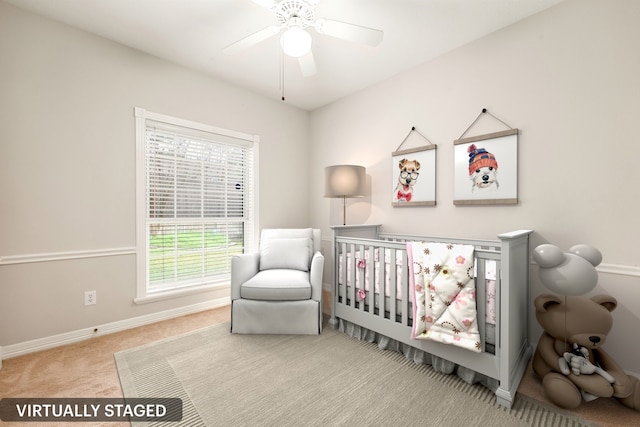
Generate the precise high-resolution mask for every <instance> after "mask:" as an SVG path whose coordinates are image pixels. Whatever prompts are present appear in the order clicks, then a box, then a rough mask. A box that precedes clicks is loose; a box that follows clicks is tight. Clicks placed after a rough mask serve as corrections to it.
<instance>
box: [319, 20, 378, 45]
mask: <svg viewBox="0 0 640 427" xmlns="http://www.w3.org/2000/svg"><path fill="white" fill-rule="evenodd" d="M315 28H316V31H318V32H319V33H320V34H326V35H328V36H332V37H337V38H339V39H344V40H349V41H352V42H356V43H360V44H366V45H369V46H377V45H378V44H380V42H381V41H382V36H383V35H384V33H383V32H382V31H381V30H376V29H373V28H368V27H362V26H360V25H355V24H348V23H346V22H340V21H334V20H332V19H317V20H316V22H315Z"/></svg>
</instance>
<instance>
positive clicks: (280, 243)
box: [260, 238, 311, 271]
mask: <svg viewBox="0 0 640 427" xmlns="http://www.w3.org/2000/svg"><path fill="white" fill-rule="evenodd" d="M310 245H311V239H309V238H272V239H265V240H263V241H262V242H261V244H260V270H261V271H262V270H271V269H276V268H277V269H281V268H285V269H294V270H300V271H309V260H310V259H311V252H310V249H309V248H310Z"/></svg>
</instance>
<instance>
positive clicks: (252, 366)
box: [115, 323, 594, 427]
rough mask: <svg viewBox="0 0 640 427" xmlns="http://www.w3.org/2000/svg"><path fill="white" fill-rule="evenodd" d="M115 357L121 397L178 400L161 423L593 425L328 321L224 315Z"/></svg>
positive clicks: (259, 424)
mask: <svg viewBox="0 0 640 427" xmlns="http://www.w3.org/2000/svg"><path fill="white" fill-rule="evenodd" d="M115 359H116V364H117V367H118V373H119V375H120V382H121V385H122V389H123V393H124V396H125V397H129V398H132V397H149V398H157V397H174V398H176V397H177V398H180V399H182V402H183V418H182V422H181V423H175V422H172V423H167V425H168V426H169V425H170V426H177V425H184V426H244V425H247V426H248V425H252V426H256V425H257V426H339V425H348V426H386V425H409V426H413V425H416V426H417V425H420V426H462V425H464V426H485V425H509V426H545V427H546V426H551V427H554V426H558V427H560V426H573V427H581V426H584V427H592V426H594V424H592V423H589V422H586V421H583V420H581V419H579V418H577V417H575V416H574V415H572V414H569V413H568V412H565V411H562V410H559V409H558V408H555V407H552V406H550V405H547V404H545V403H542V402H538V401H535V400H533V399H530V398H528V397H526V396H523V395H520V394H518V395H517V396H516V400H515V402H514V404H513V407H512V408H511V409H510V410H509V409H506V408H504V407H502V406H500V405H498V404H497V403H496V398H495V395H494V393H493V392H492V391H491V390H489V389H487V388H485V387H483V386H481V385H477V384H475V385H473V384H467V383H466V382H464V381H463V380H461V379H460V378H458V377H457V376H455V375H444V374H441V373H439V372H436V371H434V370H433V369H432V368H431V367H430V366H427V365H417V364H415V363H414V362H413V361H410V360H407V359H406V358H405V357H404V356H403V355H402V354H400V353H396V352H392V351H385V350H380V349H378V347H377V345H375V344H370V343H368V342H364V341H358V340H356V339H353V338H350V337H348V336H346V335H344V334H341V333H339V332H337V331H334V330H331V329H325V330H324V331H323V333H322V334H321V335H318V336H291V335H232V334H230V333H229V324H228V323H227V324H221V325H215V326H211V327H207V328H204V329H201V330H198V331H194V332H190V333H188V334H185V335H180V336H177V337H173V338H170V339H166V340H162V341H158V342H155V343H151V344H147V345H144V346H142V347H138V348H134V349H130V350H125V351H122V352H118V353H116V354H115ZM133 425H147V424H146V423H133ZM148 425H153V426H156V425H162V424H160V423H148Z"/></svg>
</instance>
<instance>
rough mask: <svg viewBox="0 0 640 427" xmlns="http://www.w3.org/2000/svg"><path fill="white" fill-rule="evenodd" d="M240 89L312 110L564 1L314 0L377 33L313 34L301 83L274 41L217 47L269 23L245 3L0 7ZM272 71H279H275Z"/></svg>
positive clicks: (155, 0) (36, 2)
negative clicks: (373, 41)
mask: <svg viewBox="0 0 640 427" xmlns="http://www.w3.org/2000/svg"><path fill="white" fill-rule="evenodd" d="M3 1H5V2H6V3H10V4H13V5H15V6H17V7H19V8H22V9H25V10H28V11H31V12H34V13H37V14H41V15H43V16H46V17H49V18H52V19H54V20H57V21H61V22H64V23H66V24H69V25H71V26H73V27H77V28H80V29H83V30H86V31H88V32H91V33H95V34H97V35H100V36H102V37H105V38H107V39H111V40H114V41H116V42H119V43H122V44H123V45H126V46H130V47H132V48H135V49H139V50H141V51H143V52H147V53H149V54H152V55H155V56H158V57H160V58H164V59H166V60H168V61H172V62H175V63H177V64H181V65H183V66H185V67H189V68H192V69H195V70H198V71H201V72H203V73H206V74H208V75H211V76H214V77H216V78H218V79H221V80H225V81H228V82H231V83H233V84H235V85H238V86H241V87H244V88H247V89H248V90H250V91H252V92H255V93H259V94H262V95H265V96H267V97H271V98H274V99H280V97H281V95H282V87H281V80H282V79H281V76H282V75H284V95H285V97H286V101H285V102H287V103H289V104H291V105H294V106H296V107H299V108H302V109H305V110H313V109H315V108H318V107H321V106H323V105H326V104H328V103H331V102H332V101H335V100H337V99H339V98H342V97H344V96H346V95H348V94H351V93H353V92H356V91H358V90H361V89H363V88H365V87H367V86H371V85H373V84H375V83H377V82H379V81H382V80H384V79H387V78H389V77H391V76H393V75H396V74H398V73H400V72H402V71H405V70H407V69H409V68H411V67H413V66H415V65H418V64H421V63H424V62H426V61H429V60H431V59H433V58H435V57H437V56H439V55H441V54H443V53H445V52H448V51H450V50H452V49H454V48H456V47H459V46H462V45H464V44H467V43H469V42H470V41H473V40H475V39H478V38H480V37H482V36H484V35H486V34H489V33H491V32H494V31H496V30H498V29H500V28H503V27H505V26H507V25H510V24H512V23H514V22H516V21H519V20H521V19H524V18H526V17H527V16H530V15H532V14H534V13H537V12H539V11H541V10H543V9H546V8H548V7H550V6H553V5H555V4H557V3H560V2H561V1H563V0H321V1H320V4H319V5H318V7H317V8H316V16H317V17H322V18H326V19H334V20H337V21H343V22H349V23H354V24H358V25H361V26H365V27H370V28H376V29H380V30H382V31H384V39H383V41H382V43H380V44H379V45H378V46H376V47H368V46H361V45H357V44H354V43H351V42H347V41H343V40H339V39H336V38H333V37H330V36H326V35H322V34H318V33H317V32H315V30H313V29H309V32H310V33H311V35H312V37H313V55H314V57H315V61H316V66H317V70H318V72H317V74H316V75H315V76H312V77H303V76H302V75H301V73H300V69H299V67H298V62H297V60H296V59H294V58H289V57H286V56H285V57H283V56H282V54H281V50H280V44H279V37H278V36H276V37H271V38H270V39H268V40H265V41H263V42H261V43H259V44H257V45H255V46H253V47H251V48H249V49H246V50H245V51H243V52H241V53H239V54H236V55H233V56H230V55H226V54H223V53H222V51H221V50H222V48H223V47H225V46H227V45H229V44H231V43H233V42H235V41H237V40H239V39H241V38H243V37H245V36H247V35H249V34H252V33H254V32H256V31H258V30H260V29H262V28H264V27H267V26H269V25H273V24H275V23H276V20H275V17H274V15H273V13H272V12H269V11H267V10H266V9H264V8H262V7H260V6H258V5H257V4H255V3H254V2H253V1H251V0H3ZM281 70H283V71H284V74H282V72H281Z"/></svg>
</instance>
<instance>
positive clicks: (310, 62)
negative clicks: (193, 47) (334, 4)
mask: <svg viewBox="0 0 640 427" xmlns="http://www.w3.org/2000/svg"><path fill="white" fill-rule="evenodd" d="M253 2H254V3H256V4H258V5H260V6H262V7H264V8H265V9H267V10H269V11H272V12H274V13H275V17H276V21H277V23H278V24H277V25H270V26H268V27H266V28H263V29H262V30H259V31H257V32H255V33H253V34H250V35H248V36H247V37H244V38H242V39H240V40H238V41H236V42H234V43H231V44H230V45H228V46H226V47H224V48H223V49H222V51H223V52H224V53H226V54H234V53H237V52H239V51H241V50H243V49H246V48H248V47H251V46H253V45H255V44H257V43H260V42H261V41H263V40H266V39H268V38H269V37H272V36H275V35H276V34H278V33H280V32H281V31H282V30H285V29H286V31H285V32H284V33H283V34H282V36H281V38H280V44H281V45H282V50H283V51H284V53H285V54H287V55H289V56H292V57H294V58H298V63H299V64H300V69H301V71H302V75H303V76H305V77H308V76H313V75H314V74H316V63H315V60H314V59H313V52H312V51H311V42H312V40H311V35H310V34H309V33H308V32H307V31H306V28H307V27H313V28H314V29H315V30H316V31H317V32H318V33H320V34H325V35H328V36H332V37H337V38H339V39H343V40H348V41H352V42H356V43H360V44H365V45H369V46H377V45H378V44H379V43H380V42H381V41H382V35H383V32H382V31H380V30H376V29H373V28H368V27H363V26H360V25H356V24H349V23H346V22H340V21H334V20H332V19H323V18H316V14H315V8H316V6H318V3H320V0H253Z"/></svg>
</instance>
